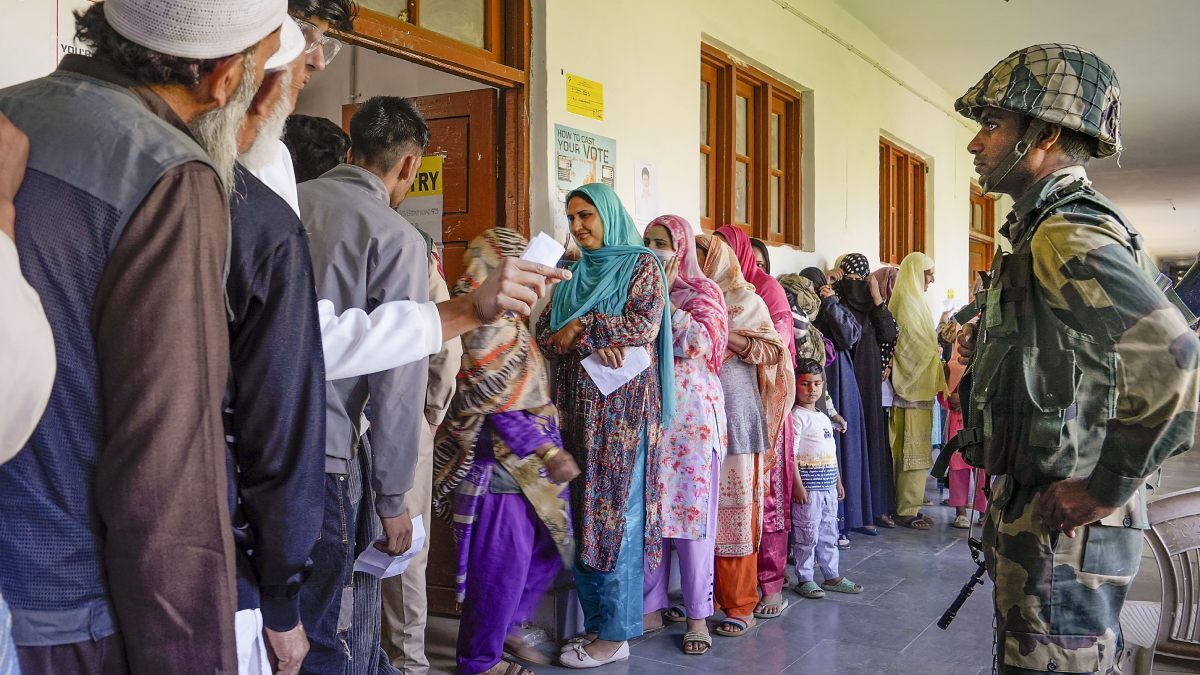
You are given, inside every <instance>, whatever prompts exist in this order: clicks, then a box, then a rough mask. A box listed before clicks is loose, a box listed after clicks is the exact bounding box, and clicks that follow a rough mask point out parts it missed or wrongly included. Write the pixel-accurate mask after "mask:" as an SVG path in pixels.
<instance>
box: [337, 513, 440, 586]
mask: <svg viewBox="0 0 1200 675" xmlns="http://www.w3.org/2000/svg"><path fill="white" fill-rule="evenodd" d="M412 526H413V539H412V546H409V547H408V550H407V551H405V552H404V553H401V554H400V555H396V556H392V555H388V554H386V553H384V552H383V551H380V550H379V549H378V548H376V547H375V545H374V544H372V545H370V546H368V547H367V550H365V551H363V552H362V555H360V556H358V560H355V561H354V571H355V572H364V573H366V574H370V575H371V576H373V577H378V578H380V579H387V578H388V577H394V576H396V575H397V574H404V571H405V570H407V569H408V563H409V561H411V560H412V559H413V558H415V557H417V554H418V553H420V552H421V550H422V549H424V548H425V518H424V517H423V516H417V517H416V518H413V520H412Z"/></svg>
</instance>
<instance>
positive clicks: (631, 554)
mask: <svg viewBox="0 0 1200 675" xmlns="http://www.w3.org/2000/svg"><path fill="white" fill-rule="evenodd" d="M645 482H646V436H645V435H644V434H643V436H642V442H641V443H640V444H639V445H638V451H637V461H636V462H635V463H634V469H633V478H632V480H630V482H629V494H628V496H627V497H626V498H625V529H624V533H623V534H622V536H621V547H620V552H619V553H618V554H617V560H616V564H615V566H614V567H613V569H612V571H610V572H601V571H599V570H596V569H594V568H592V567H589V566H588V565H587V564H586V563H584V562H583V561H581V560H576V561H575V588H576V590H577V591H578V593H579V604H580V605H581V606H582V607H583V625H584V632H585V633H588V634H589V635H593V634H594V635H596V636H598V637H599V639H601V640H609V641H611V642H624V641H625V640H629V639H631V638H635V637H638V636H639V635H641V634H642V633H643V632H644V631H643V629H642V592H643V590H644V586H645V579H644V577H643V571H642V566H643V565H644V564H648V563H646V562H644V556H643V553H644V551H645V546H644V541H643V532H642V529H643V527H644V526H645V510H646V500H645Z"/></svg>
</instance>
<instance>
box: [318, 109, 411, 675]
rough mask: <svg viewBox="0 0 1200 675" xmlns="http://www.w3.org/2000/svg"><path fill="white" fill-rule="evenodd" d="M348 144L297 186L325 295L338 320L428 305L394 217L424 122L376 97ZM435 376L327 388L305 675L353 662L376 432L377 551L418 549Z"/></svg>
mask: <svg viewBox="0 0 1200 675" xmlns="http://www.w3.org/2000/svg"><path fill="white" fill-rule="evenodd" d="M350 136H351V143H352V145H353V150H352V153H351V161H350V163H348V164H343V165H341V166H339V167H337V168H335V169H333V170H331V171H329V172H328V173H326V174H325V175H323V176H322V177H320V178H318V179H316V180H313V181H309V182H307V183H304V184H303V185H301V186H300V212H301V220H302V221H303V222H304V225H305V227H306V228H307V229H308V231H309V236H310V246H311V252H312V259H313V269H314V276H315V279H316V284H317V293H318V295H319V296H320V297H322V298H326V299H329V300H331V301H333V303H334V304H335V305H336V310H337V311H338V312H342V311H345V310H346V309H348V308H359V309H362V310H364V311H367V312H369V311H371V310H372V309H374V308H375V307H376V306H378V305H380V304H382V303H385V302H389V301H392V300H418V301H426V300H428V298H429V279H428V275H427V272H428V264H427V261H426V247H425V242H424V241H423V239H422V238H421V235H420V234H419V232H418V231H417V229H416V228H414V227H413V226H412V225H411V224H409V223H408V222H407V221H406V220H405V219H404V218H403V217H402V216H400V215H399V214H398V213H396V212H395V211H394V210H393V209H394V207H395V206H397V205H398V204H399V203H400V202H401V201H402V200H403V199H404V196H405V195H406V194H407V193H408V190H409V188H410V187H411V186H412V184H413V181H414V180H415V179H416V176H417V169H418V167H419V166H420V162H421V154H422V153H423V152H424V150H425V146H426V145H427V144H428V142H429V129H428V127H427V126H426V124H425V120H424V119H423V118H422V117H421V114H420V113H419V112H418V111H417V109H416V107H415V106H414V105H413V103H412V101H410V100H408V99H402V98H396V97H377V98H373V99H371V100H369V101H367V102H366V103H364V104H363V106H362V107H361V108H360V109H359V111H358V113H357V114H356V115H355V116H354V118H353V119H352V120H351V122H350ZM428 368H429V363H428V358H424V359H420V360H418V361H415V362H413V363H410V364H408V365H405V366H401V367H399V368H394V369H392V370H388V371H384V372H380V373H375V374H372V375H368V376H365V377H356V378H349V379H345V380H339V381H336V382H330V383H329V384H328V390H327V403H326V443H325V473H326V480H325V484H326V487H325V495H326V496H325V518H324V520H325V522H324V524H323V525H322V535H321V539H320V541H318V542H317V546H316V548H315V549H314V551H313V556H312V557H313V563H314V568H313V573H312V576H311V577H310V579H309V581H308V583H306V584H305V587H304V589H303V591H302V594H301V614H302V618H303V622H304V625H305V626H306V627H307V628H308V630H309V638H310V642H311V651H310V653H309V655H308V658H307V659H306V660H305V662H304V672H306V673H341V672H342V669H343V667H344V665H345V655H346V653H347V649H346V637H347V633H348V631H349V629H350V628H351V617H352V613H353V588H352V583H351V581H352V578H353V576H352V570H351V567H352V564H353V559H354V551H355V533H356V531H357V529H358V528H357V523H358V521H359V512H358V505H356V504H354V503H353V501H352V498H351V494H350V490H349V474H350V465H351V462H352V461H353V460H354V456H355V453H356V452H357V451H358V449H359V448H360V438H361V436H362V434H363V433H364V432H365V431H366V428H367V426H368V425H369V426H370V428H371V450H370V452H371V453H372V456H371V458H370V459H371V461H370V465H371V467H372V471H371V475H370V476H369V480H370V485H371V488H372V490H371V492H373V493H374V496H375V497H374V508H375V511H376V512H377V513H378V515H379V518H380V520H381V521H382V524H383V530H384V535H385V537H386V539H385V541H383V542H381V543H380V544H379V546H380V548H382V549H384V550H385V551H386V552H387V553H389V554H391V555H398V554H400V553H402V552H404V551H405V550H407V549H408V547H409V545H410V544H411V542H412V520H411V518H410V515H409V513H408V511H407V509H406V507H405V494H406V493H407V492H408V491H409V490H410V489H411V488H412V483H413V471H414V468H415V466H416V464H417V449H418V447H419V443H420V436H421V427H422V425H424V424H425V415H424V410H425V389H426V382H427V378H428ZM368 399H369V400H370V402H371V406H370V410H369V411H368V410H367V409H366V404H367V401H368ZM366 412H369V415H368V416H364V413H366ZM368 418H369V421H368ZM366 506H368V505H364V508H365V507H366Z"/></svg>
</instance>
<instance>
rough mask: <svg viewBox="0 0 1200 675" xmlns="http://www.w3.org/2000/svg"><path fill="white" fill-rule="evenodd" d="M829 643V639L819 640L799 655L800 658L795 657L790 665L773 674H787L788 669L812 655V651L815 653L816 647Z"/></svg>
mask: <svg viewBox="0 0 1200 675" xmlns="http://www.w3.org/2000/svg"><path fill="white" fill-rule="evenodd" d="M830 641H831V640H830V639H829V638H821V639H820V640H818V641H817V642H816V643H815V644H813V646H811V647H809V648H808V650H807V651H805V652H804V653H803V654H801V655H800V656H797V657H796V659H795V660H794V661H792V662H791V663H789V664H787V665H786V666H784V667H783V670H780V671H779V672H778V673H775V675H782V674H783V673H786V672H787V670H788V668H791V667H792V666H794V665H796V664H797V663H800V662H801V661H802V660H804V657H806V656H808V655H809V654H811V653H813V651H815V650H816V649H817V648H818V647H820V646H821V645H822V644H823V643H825V642H830ZM835 642H836V641H835Z"/></svg>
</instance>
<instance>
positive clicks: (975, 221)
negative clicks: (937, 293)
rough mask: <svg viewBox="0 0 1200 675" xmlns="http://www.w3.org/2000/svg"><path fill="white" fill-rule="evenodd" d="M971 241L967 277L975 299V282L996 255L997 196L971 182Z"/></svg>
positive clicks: (970, 292)
mask: <svg viewBox="0 0 1200 675" xmlns="http://www.w3.org/2000/svg"><path fill="white" fill-rule="evenodd" d="M970 224H971V230H970V241H969V242H968V244H967V246H968V249H967V260H968V266H969V272H970V276H969V277H968V279H967V293H968V297H969V298H970V299H971V300H974V299H975V283H976V280H978V279H979V273H980V272H987V271H988V270H990V269H991V268H992V258H993V257H994V256H995V255H996V198H995V197H992V196H990V195H985V194H983V190H982V189H980V187H979V186H978V185H976V184H975V183H971V217H970Z"/></svg>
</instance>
